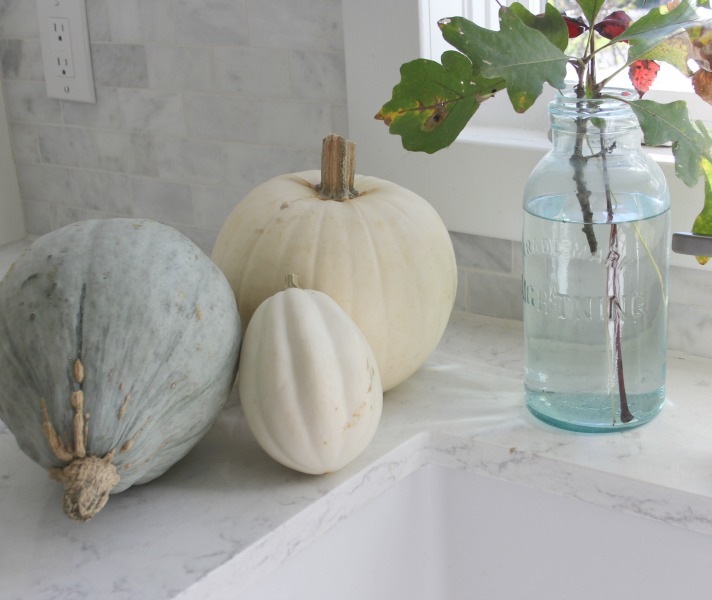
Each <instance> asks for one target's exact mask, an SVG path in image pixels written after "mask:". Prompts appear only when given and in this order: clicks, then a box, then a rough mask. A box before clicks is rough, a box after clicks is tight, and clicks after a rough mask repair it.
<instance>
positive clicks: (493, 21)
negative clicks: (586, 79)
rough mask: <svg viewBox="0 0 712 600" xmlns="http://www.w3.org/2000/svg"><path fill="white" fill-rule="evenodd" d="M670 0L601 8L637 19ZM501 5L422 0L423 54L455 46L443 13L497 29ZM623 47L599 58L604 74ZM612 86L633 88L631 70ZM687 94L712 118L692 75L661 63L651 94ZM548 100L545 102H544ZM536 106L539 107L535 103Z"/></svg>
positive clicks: (563, 0) (566, 4)
mask: <svg viewBox="0 0 712 600" xmlns="http://www.w3.org/2000/svg"><path fill="white" fill-rule="evenodd" d="M500 1H501V2H502V4H506V5H510V4H512V3H513V2H514V1H515V0H500ZM519 1H520V3H521V4H523V5H524V6H526V7H527V8H528V9H529V10H530V11H531V12H533V13H534V14H538V13H541V12H543V10H544V5H545V4H546V2H547V0H519ZM548 2H549V3H550V4H552V5H553V6H554V7H556V8H557V9H559V10H560V11H561V12H566V13H568V14H570V15H578V14H580V13H581V9H580V7H579V6H578V4H577V2H576V0H548ZM666 2H667V0H606V2H605V3H604V5H603V9H602V10H601V15H607V14H610V13H611V12H613V11H614V10H625V11H626V12H627V13H628V14H629V15H630V16H631V17H632V18H633V19H637V18H639V17H640V16H642V15H643V14H645V13H646V12H647V11H648V10H650V9H651V8H656V7H658V6H661V5H663V4H665V3H666ZM498 9H499V6H498V4H497V2H495V0H421V19H422V20H421V32H420V52H421V56H423V57H424V58H431V59H432V60H439V59H440V56H441V55H442V53H443V52H445V51H446V50H452V46H450V45H449V44H448V43H447V42H446V41H445V40H443V38H442V35H441V34H440V30H439V29H438V26H437V22H438V20H439V19H442V18H443V17H451V16H453V15H459V16H464V17H466V18H468V19H470V20H471V21H474V22H475V23H477V24H479V25H482V26H483V27H487V28H489V29H496V28H497V26H498V23H499V19H498ZM584 39H585V36H581V37H580V38H577V39H575V40H572V43H571V45H570V46H569V49H568V53H569V54H572V55H573V54H579V53H580V50H579V48H577V46H580V45H581V44H582V43H583V41H584ZM621 52H622V50H621V48H620V47H617V48H611V49H610V50H607V51H605V52H602V53H601V54H600V55H599V58H598V63H597V67H598V71H599V73H601V74H605V73H606V72H608V73H612V72H613V71H614V70H615V69H616V68H617V67H616V65H618V67H619V66H620V64H621V61H622V60H624V57H623V56H622V55H621ZM574 80H575V79H574V74H573V70H572V71H571V72H570V74H569V78H568V79H567V81H569V82H572V83H573V82H574ZM611 86H612V87H621V88H631V85H630V80H629V78H628V74H627V71H623V72H621V73H620V74H619V75H618V76H617V77H616V78H615V79H613V81H612V83H611ZM681 93H682V94H685V95H686V96H685V100H686V101H687V102H688V106H689V110H690V114H691V117H692V118H693V119H702V120H704V121H711V120H712V112H710V107H709V105H708V104H706V103H705V102H704V101H702V100H700V99H699V98H698V97H697V96H696V94H695V93H694V90H693V89H692V82H691V80H690V78H688V77H685V76H684V75H683V74H682V73H680V71H678V70H677V69H676V68H675V67H673V66H671V65H669V64H667V63H661V69H660V72H659V73H658V76H657V78H656V81H655V83H654V85H653V88H652V89H651V91H650V92H649V93H648V95H647V97H648V98H650V99H653V100H657V101H659V102H670V101H672V100H676V99H680V94H681ZM493 104H500V105H502V106H501V109H500V110H507V107H506V105H505V103H503V102H499V103H493ZM542 104H545V103H542ZM532 110H534V111H537V107H536V106H535V107H534V108H533V109H532ZM491 112H492V113H493V114H492V118H494V119H495V120H494V121H492V120H490V119H488V121H489V122H490V123H492V124H495V123H496V124H497V125H498V126H505V127H511V126H514V123H512V122H511V119H510V118H509V117H508V116H506V115H502V116H498V115H496V113H497V112H499V110H497V111H495V110H492V111H491ZM539 113H540V114H538V115H534V117H533V118H529V119H525V120H521V119H520V120H518V123H517V125H518V126H519V127H524V128H532V127H538V126H543V125H544V124H545V122H544V120H543V119H545V115H543V114H541V111H539Z"/></svg>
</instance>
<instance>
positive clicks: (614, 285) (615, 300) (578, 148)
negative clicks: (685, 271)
mask: <svg viewBox="0 0 712 600" xmlns="http://www.w3.org/2000/svg"><path fill="white" fill-rule="evenodd" d="M587 126H588V117H583V116H579V117H577V119H576V142H575V144H574V151H573V153H572V155H571V158H570V159H569V162H570V164H571V166H572V167H573V169H574V176H573V179H574V181H575V183H576V198H577V199H578V202H579V205H580V206H581V213H582V216H583V222H584V225H583V229H582V231H583V233H584V234H585V235H586V240H587V242H588V247H589V249H590V250H591V254H595V253H596V252H597V250H598V240H597V239H596V235H595V232H594V229H593V211H592V209H591V191H590V190H589V189H588V185H587V183H586V174H585V167H586V164H587V162H588V161H589V160H590V159H591V158H593V157H594V156H595V157H598V158H600V160H601V167H602V171H603V181H604V188H605V194H606V210H607V222H608V223H609V224H610V226H611V233H610V236H609V242H608V256H607V259H606V290H607V299H608V321H609V324H610V326H611V329H612V355H613V364H614V367H615V373H616V380H617V382H618V395H619V399H620V411H621V415H620V418H621V421H622V422H623V423H629V422H630V421H632V420H633V419H634V416H633V414H632V413H631V412H630V408H629V406H628V395H627V393H626V387H625V376H624V372H623V352H622V341H621V339H622V338H621V334H622V315H623V311H622V309H621V303H620V278H621V274H620V266H619V263H620V257H621V250H620V239H619V235H618V225H617V224H616V223H614V222H613V194H612V192H611V189H610V180H609V176H608V167H607V163H606V155H607V154H608V153H609V152H611V151H612V150H613V146H612V147H611V148H606V146H605V138H604V135H603V132H601V134H600V149H599V152H597V153H596V154H593V155H591V156H584V153H583V147H584V140H585V139H586V129H587Z"/></svg>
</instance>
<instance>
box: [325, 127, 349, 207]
mask: <svg viewBox="0 0 712 600" xmlns="http://www.w3.org/2000/svg"><path fill="white" fill-rule="evenodd" d="M355 174H356V144H354V143H353V142H351V141H349V140H347V139H346V138H344V137H341V136H340V135H336V134H335V133H331V134H329V135H328V136H326V137H325V138H324V142H323V144H322V147H321V183H320V184H319V185H317V186H316V191H317V192H318V193H319V197H320V198H321V199H322V200H338V201H339V202H343V201H344V200H350V199H351V198H355V197H356V196H358V192H357V191H356V189H354V177H355Z"/></svg>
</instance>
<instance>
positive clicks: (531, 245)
mask: <svg viewBox="0 0 712 600" xmlns="http://www.w3.org/2000/svg"><path fill="white" fill-rule="evenodd" d="M549 117H550V122H551V128H552V141H553V148H552V150H551V151H550V152H549V153H548V154H547V155H546V156H545V157H544V158H543V159H542V160H541V161H540V162H539V164H538V165H537V166H536V167H535V169H534V171H533V172H532V174H531V176H530V178H529V181H528V183H527V186H526V189H525V193H524V228H523V243H522V247H523V271H524V275H523V282H522V295H523V300H524V327H525V389H526V403H527V406H528V408H529V410H530V411H531V412H532V413H533V414H534V415H536V416H537V417H539V418H540V419H542V420H543V421H545V422H547V423H550V424H552V425H555V426H558V427H562V428H565V429H570V430H575V431H614V430H620V429H627V428H630V427H635V426H638V425H641V424H643V423H646V422H648V421H649V420H650V419H652V418H653V417H654V416H655V415H656V414H658V412H659V411H660V408H661V407H662V404H663V402H664V399H665V358H666V348H667V273H668V263H669V248H670V217H669V206H670V200H669V193H668V188H667V184H666V182H665V178H664V176H663V174H662V171H661V170H660V168H659V167H658V166H657V164H656V163H655V162H654V161H653V160H652V159H651V158H650V157H649V156H648V155H647V154H646V153H645V152H644V150H643V149H642V148H641V139H642V134H641V131H640V127H639V125H638V121H637V119H636V117H635V115H634V114H633V112H632V111H631V109H630V108H629V107H628V106H627V105H626V104H625V102H622V101H620V100H617V99H615V98H607V99H595V100H591V99H581V100H580V99H576V98H575V97H572V96H570V95H561V96H559V97H557V98H556V99H555V100H554V101H553V102H552V103H551V104H550V105H549Z"/></svg>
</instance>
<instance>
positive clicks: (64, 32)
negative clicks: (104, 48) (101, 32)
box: [37, 0, 96, 102]
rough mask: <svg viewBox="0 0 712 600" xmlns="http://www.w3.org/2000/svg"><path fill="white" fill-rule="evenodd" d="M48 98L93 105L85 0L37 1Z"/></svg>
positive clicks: (94, 96) (92, 82) (94, 98)
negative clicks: (91, 103)
mask: <svg viewBox="0 0 712 600" xmlns="http://www.w3.org/2000/svg"><path fill="white" fill-rule="evenodd" d="M37 17H38V19H39V30H40V44H41V46H42V61H43V64H44V74H45V84H46V87H47V95H48V96H49V97H50V98H60V99H62V100H77V101H79V102H96V95H95V92H94V76H93V74H92V68H91V54H90V52H89V30H88V27H87V13H86V5H85V0H37Z"/></svg>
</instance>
